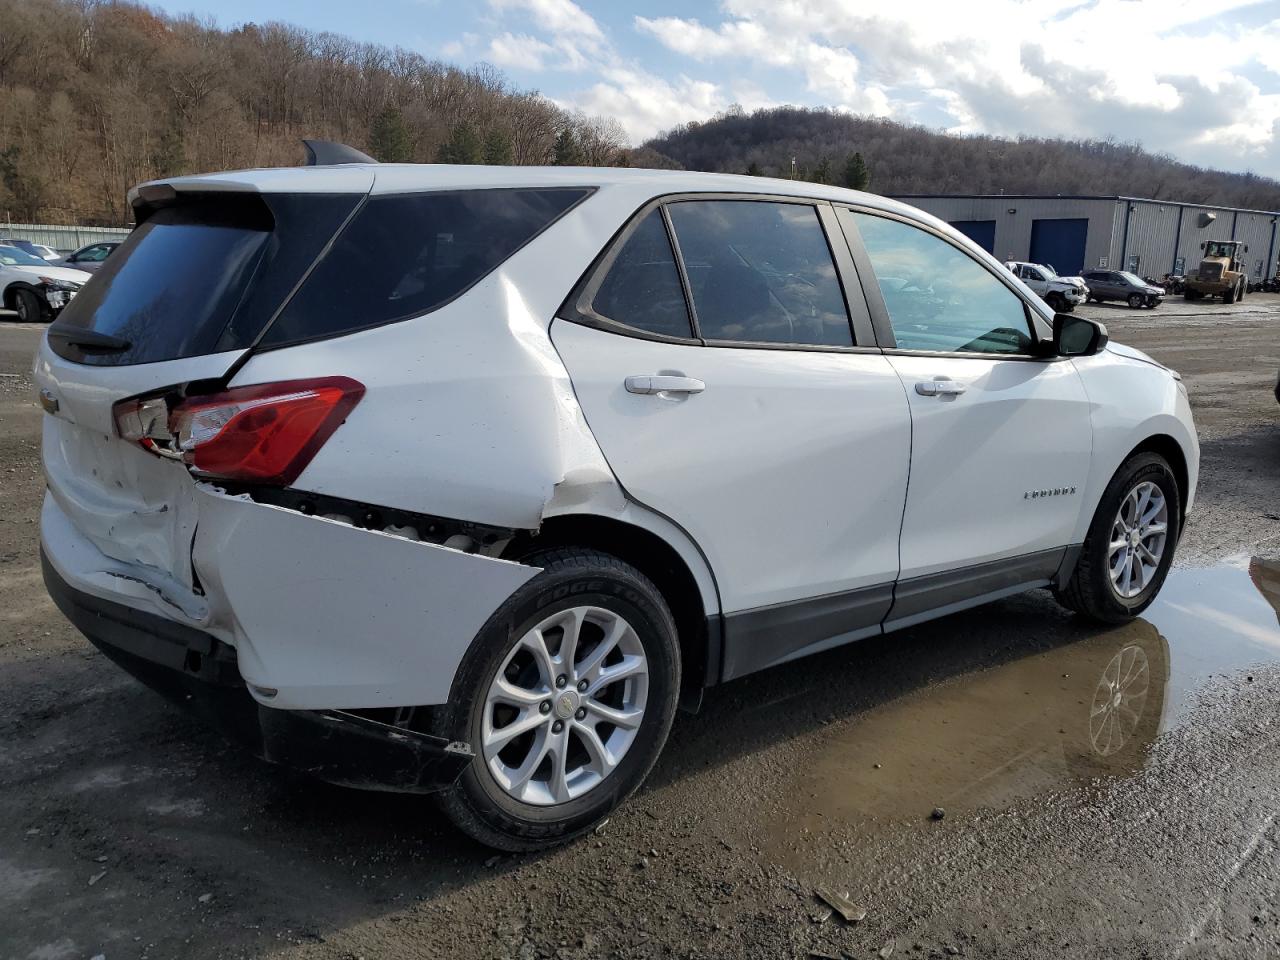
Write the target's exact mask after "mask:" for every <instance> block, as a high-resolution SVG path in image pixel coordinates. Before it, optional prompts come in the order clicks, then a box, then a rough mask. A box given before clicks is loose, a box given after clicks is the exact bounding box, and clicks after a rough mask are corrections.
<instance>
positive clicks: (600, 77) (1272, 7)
mask: <svg viewBox="0 0 1280 960" xmlns="http://www.w3.org/2000/svg"><path fill="white" fill-rule="evenodd" d="M151 5H152V6H155V7H157V8H158V9H161V10H165V11H167V12H170V13H192V14H196V15H198V16H200V17H202V18H212V19H214V20H215V21H216V22H217V23H218V24H219V25H220V26H222V27H231V26H235V25H237V24H241V23H246V22H257V23H262V22H266V21H269V20H280V21H285V22H289V23H294V24H297V25H298V26H302V27H305V28H307V29H310V30H316V31H321V30H327V31H332V32H335V33H342V34H346V35H347V36H350V37H353V38H355V39H357V40H364V41H372V42H377V43H384V44H387V45H393V46H394V45H398V46H402V47H405V48H408V49H410V50H414V51H417V52H419V53H421V54H423V55H424V56H427V57H430V58H434V59H441V60H446V61H450V62H454V63H458V64H460V65H463V66H469V65H473V64H476V63H481V62H487V63H490V64H493V65H494V66H496V67H499V68H500V69H501V70H503V71H504V72H505V73H506V74H507V75H508V76H509V77H510V79H511V80H512V82H513V83H514V84H516V85H518V86H520V87H522V88H529V89H536V90H539V91H541V92H542V93H543V94H544V95H546V96H547V97H549V98H551V99H552V100H554V101H556V102H557V103H559V104H560V105H562V106H564V107H566V108H569V109H574V110H582V111H584V112H586V113H588V114H591V115H600V116H611V117H614V118H616V119H617V120H618V121H619V122H620V123H621V124H622V126H623V129H624V130H626V132H627V134H628V136H629V137H630V138H631V140H632V142H633V143H637V144H638V143H640V142H642V141H643V140H645V139H647V138H648V137H651V136H653V135H654V134H656V133H658V132H660V131H662V130H666V129H669V128H671V127H673V126H675V125H677V124H680V123H684V122H687V121H690V120H704V119H707V118H709V117H711V116H713V115H714V114H716V113H717V112H718V111H721V110H724V109H725V108H727V107H729V106H730V105H732V104H735V103H736V104H739V105H741V106H742V107H743V108H745V109H747V110H752V109H755V108H758V107H765V106H775V105H780V104H795V105H800V106H825V107H832V108H834V109H837V110H844V111H849V112H851V113H855V114H870V115H874V116H884V117H890V118H892V119H895V120H900V121H903V122H907V123H918V124H923V125H925V126H928V127H931V128H934V129H939V130H947V131H952V132H956V133H989V134H995V135H999V136H1017V135H1019V134H1025V135H1030V136H1060V137H1069V138H1082V137H1096V138H1105V137H1114V138H1116V139H1117V140H1122V141H1132V140H1137V141H1139V142H1141V143H1142V144H1143V145H1144V146H1145V147H1146V148H1147V149H1149V150H1152V151H1155V152H1159V153H1169V154H1172V155H1173V156H1175V157H1176V158H1178V159H1180V160H1184V161H1186V162H1189V163H1196V164H1200V165H1202V166H1212V167H1217V168H1220V169H1225V170H1235V171H1245V170H1250V171H1253V172H1254V173H1259V174H1263V175H1267V176H1272V177H1280V0H1262V2H1258V0H1252V2H1249V0H1211V2H1205V0H1085V2H1081V0H897V2H894V0H875V2H864V0H653V2H646V3H633V4H622V3H617V2H610V0H361V2H359V3H352V2H351V0H307V2H305V3H302V2H298V0H158V2H155V0H153V2H152V4H151Z"/></svg>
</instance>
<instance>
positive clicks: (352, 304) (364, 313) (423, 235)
mask: <svg viewBox="0 0 1280 960" xmlns="http://www.w3.org/2000/svg"><path fill="white" fill-rule="evenodd" d="M589 192H590V191H589V190H588V189H586V188H581V187H574V188H560V189H545V190H538V189H529V190H524V189H518V190H463V191H450V192H434V193H421V194H394V195H387V196H377V197H372V198H370V199H369V200H368V202H367V203H365V205H364V206H363V207H362V208H361V210H360V211H359V212H358V213H357V214H356V215H355V217H354V218H353V219H352V221H351V223H349V224H348V225H347V226H346V228H345V229H344V230H343V231H342V233H341V234H340V235H339V237H338V239H337V241H336V242H335V243H334V245H333V247H332V248H331V249H330V250H329V252H328V253H326V254H325V256H324V259H323V260H321V261H320V263H319V265H317V267H316V269H315V270H314V271H313V272H312V274H311V276H310V277H308V278H307V281H306V283H304V284H303V286H302V289H300V290H299V291H298V293H297V295H295V296H294V297H293V299H292V300H291V301H290V302H289V305H288V306H287V307H286V308H285V310H284V312H283V313H282V314H281V315H280V316H279V317H278V318H277V319H276V321H275V322H274V323H273V324H272V325H271V328H270V329H269V330H268V331H267V333H266V335H265V336H264V337H263V339H262V344H263V345H264V346H281V345H284V344H289V343H298V342H301V341H304V340H314V339H318V338H321V337H331V336H337V335H339V334H345V333H352V332H354V331H356V330H363V329H366V328H368V327H376V326H379V325H381V324H384V323H391V322H393V321H396V320H406V319H408V318H410V317H416V316H420V315H422V314H424V313H428V312H430V311H431V310H435V309H437V308H439V307H441V306H444V305H445V304H446V303H448V302H449V301H451V300H453V299H454V298H455V297H457V296H459V295H461V294H462V293H464V292H465V291H466V290H468V289H469V288H470V287H472V286H474V285H475V284H476V283H478V282H479V281H480V280H482V279H483V278H484V277H485V276H487V275H488V274H489V273H490V272H491V271H493V270H494V269H495V268H496V267H498V266H499V265H500V264H501V263H502V262H503V261H504V260H506V259H507V258H508V257H510V256H511V255H512V254H513V253H515V252H516V251H517V250H519V249H520V248H521V247H523V246H524V245H525V244H526V243H528V242H529V241H530V240H532V239H533V238H534V237H535V236H537V235H538V234H539V233H541V232H542V231H543V230H545V229H546V228H547V227H549V226H550V225H551V224H552V223H554V222H555V221H556V220H558V219H559V218H560V217H561V216H563V215H564V214H565V213H566V212H567V211H568V210H570V209H571V208H572V207H573V206H574V205H575V204H577V203H578V202H579V201H581V200H582V199H583V198H584V197H586V196H587V194H588V193H589Z"/></svg>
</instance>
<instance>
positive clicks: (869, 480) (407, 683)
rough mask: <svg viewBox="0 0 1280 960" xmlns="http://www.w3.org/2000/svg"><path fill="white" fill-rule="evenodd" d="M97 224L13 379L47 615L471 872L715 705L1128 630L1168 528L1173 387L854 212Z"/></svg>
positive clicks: (806, 197) (559, 206)
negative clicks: (904, 653) (85, 263)
mask: <svg viewBox="0 0 1280 960" xmlns="http://www.w3.org/2000/svg"><path fill="white" fill-rule="evenodd" d="M317 152H320V153H322V154H325V153H327V154H328V155H329V156H330V157H332V158H333V159H336V160H345V159H357V160H358V159H360V158H359V156H356V157H354V158H352V157H350V155H349V154H346V153H345V152H344V151H343V150H342V149H341V148H339V147H336V146H333V145H330V146H329V147H319V148H317ZM131 202H132V203H133V208H134V211H135V213H136V216H137V223H138V227H137V228H136V229H135V230H134V232H133V233H132V235H131V236H130V237H129V238H128V240H127V241H126V242H125V243H124V244H123V245H122V246H121V247H120V249H119V250H118V251H117V252H116V253H115V254H114V255H113V256H112V257H111V258H110V260H108V261H107V262H106V264H105V265H104V267H103V269H102V271H101V272H99V273H98V274H97V277H96V279H95V280H94V282H93V283H91V284H89V285H87V286H86V288H85V290H84V291H83V292H82V293H81V294H80V295H79V296H78V297H77V298H76V299H75V300H74V301H73V302H72V303H71V305H70V306H69V307H68V308H67V309H66V311H65V312H64V313H63V315H62V316H61V317H60V318H59V320H58V321H57V322H56V323H55V324H53V325H52V326H51V327H50V329H49V331H48V334H47V336H46V338H45V340H44V342H43V343H42V345H41V348H40V350H39V354H38V356H37V358H36V367H35V375H36V379H37V386H38V389H39V394H40V399H41V402H42V404H43V405H44V408H45V410H46V411H47V416H46V417H45V423H44V468H45V473H46V476H47V478H48V486H49V489H48V494H47V496H46V499H45V503H44V509H43V515H42V519H41V523H42V536H41V547H42V553H43V561H44V572H45V578H46V582H47V584H48V588H49V591H50V594H51V595H52V596H53V598H54V599H55V601H56V602H57V604H58V605H59V607H60V608H61V609H62V610H63V611H64V613H65V614H66V615H67V616H68V617H69V618H70V619H71V620H72V622H74V623H75V624H76V625H77V626H78V627H79V628H80V629H81V630H82V631H83V632H84V633H85V634H86V635H87V636H88V637H89V639H90V640H92V641H93V642H94V643H95V644H96V645H97V646H98V647H99V648H100V649H101V650H102V651H103V652H104V653H106V654H107V655H108V656H109V657H111V658H112V659H113V660H115V661H117V662H118V663H119V664H120V665H121V666H123V667H125V668H126V669H128V670H129V671H131V672H132V673H134V674H135V675H137V676H138V677H139V678H141V679H143V680H144V681H145V682H147V683H148V684H150V685H152V686H154V687H155V688H157V689H158V690H160V691H162V692H164V693H166V694H168V695H170V696H171V697H173V698H174V699H175V700H178V701H180V702H182V703H185V704H186V705H188V706H190V707H192V708H194V709H197V710H200V711H202V712H203V713H204V714H205V715H207V716H209V717H211V718H215V719H218V720H220V721H222V722H223V723H224V724H225V725H226V726H227V727H228V728H229V729H230V730H232V731H234V732H236V733H238V734H239V735H241V736H243V737H244V738H245V739H246V740H247V741H248V742H249V743H250V744H252V746H253V747H254V749H256V750H257V751H258V752H259V753H260V754H261V755H262V756H264V757H266V758H267V759H268V760H271V761H275V762H278V763H283V764H288V765H290V766H293V767H296V768H299V769H302V770H305V771H307V772H309V773H311V774H313V775H315V776H317V777H320V778H323V779H325V780H328V781H331V782H336V783H341V784H349V785H353V786H362V787H376V788H381V789H396V790H405V791H420V792H428V791H438V792H439V794H440V798H441V801H442V805H443V807H444V809H445V810H446V811H447V812H448V814H449V815H450V817H452V819H453V820H454V821H455V822H456V823H457V824H458V825H459V826H460V827H461V828H462V829H464V830H466V831H467V832H468V833H470V834H471V835H473V836H475V837H477V838H479V839H480V840H482V841H484V842H486V843H489V844H492V845H494V846H497V847H501V848H506V849H513V850H515V849H532V848H536V847H539V846H545V845H548V844H551V843H555V842H558V841H562V840H564V839H567V838H570V837H573V836H575V835H577V834H580V833H582V832H583V831H585V830H587V829H589V828H590V827H591V826H592V825H593V824H594V823H597V822H598V821H599V820H600V819H601V818H602V817H604V816H606V815H607V814H608V813H609V811H610V810H611V809H612V808H613V807H615V806H616V805H617V804H618V803H619V802H620V801H622V800H623V799H624V798H625V797H626V796H627V795H628V794H629V793H631V791H633V790H634V789H636V787H637V786H638V785H639V784H640V782H641V781H642V780H643V779H644V777H645V775H646V773H647V772H648V771H649V769H650V767H651V766H652V765H653V763H654V761H655V759H656V758H657V756H658V753H659V751H660V750H661V748H662V745H663V742H664V740H665V739H666V737H667V732H668V729H669V727H670V725H671V722H672V718H673V715H674V713H675V710H676V708H677V705H678V704H684V705H686V706H688V707H691V708H692V707H695V706H696V705H697V703H698V701H699V698H700V696H701V693H702V691H703V689H704V688H706V687H710V686H712V685H715V684H717V683H722V682H725V681H729V680H733V679H734V678H736V677H741V676H743V675H744V674H747V673H750V672H752V671H755V670H759V669H762V668H764V667H768V666H770V665H773V664H777V663H781V662H783V661H787V660H793V659H795V658H797V657H801V656H804V655H806V654H809V653H813V652H816V651H819V650H824V649H827V648H830V647H833V646H836V645H838V644H842V643H845V642H848V641H851V640H856V639H858V638H860V637H866V636H869V635H873V634H880V633H883V632H886V631H890V630H894V629H899V628H902V627H906V626H909V625H912V624H916V623H920V622H921V621H925V620H928V619H931V618H934V617H938V616H940V615H942V614H945V613H947V612H950V611H954V610H959V609H962V608H965V607H969V606H972V605H975V604H978V603H982V602H984V601H987V600H990V599H993V598H996V597H1001V596H1004V595H1007V594H1010V593H1013V592H1016V591H1020V590H1025V589H1029V588H1034V587H1046V586H1047V587H1051V588H1053V589H1054V590H1055V591H1056V592H1057V595H1058V596H1059V598H1060V599H1061V600H1062V601H1063V602H1064V603H1066V604H1067V605H1068V606H1069V607H1071V608H1072V609H1074V610H1077V611H1080V612H1082V613H1084V614H1087V615H1090V616H1093V617H1098V618H1102V619H1104V620H1123V619H1126V618H1129V617H1133V616H1135V615H1136V614H1137V613H1138V612H1139V611H1141V610H1142V609H1143V608H1144V607H1145V606H1146V605H1147V604H1148V603H1150V602H1151V600H1152V598H1153V597H1154V595H1155V593H1156V591H1157V590H1158V589H1159V588H1160V585H1161V583H1162V581H1163V579H1164V576H1165V572H1166V571H1167V570H1168V568H1169V564H1170V562H1171V561H1172V557H1173V552H1174V548H1175V545H1176V543H1177V540H1178V533H1179V530H1180V527H1181V524H1182V521H1183V516H1184V514H1185V512H1186V511H1187V509H1188V508H1189V507H1190V505H1191V501H1192V496H1193V493H1194V490H1195V484H1196V472H1197V461H1198V447H1197V443H1196V436H1195V431H1194V428H1193V426H1192V423H1191V416H1190V412H1189V409H1188V404H1187V398H1186V394H1185V391H1184V390H1183V388H1182V384H1181V382H1180V380H1179V378H1178V376H1177V375H1176V374H1175V373H1173V372H1172V371H1170V370H1168V369H1166V368H1164V367H1162V366H1160V365H1159V364H1157V363H1155V362H1154V361H1152V360H1150V359H1149V358H1147V357H1145V356H1144V355H1142V354H1140V353H1138V352H1137V351H1134V350H1130V349H1127V348H1123V347H1119V346H1117V345H1115V344H1111V345H1108V344H1107V338H1106V332H1105V330H1104V329H1103V328H1102V327H1101V326H1100V325H1098V324H1096V323H1094V322H1092V321H1089V320H1084V319H1078V318H1073V317H1066V316H1058V317H1054V316H1053V315H1051V314H1050V313H1048V311H1047V308H1046V307H1045V305H1044V304H1043V303H1042V301H1041V300H1040V299H1039V298H1038V297H1036V296H1035V295H1034V294H1032V293H1031V291H1029V290H1028V289H1027V288H1026V287H1025V286H1023V285H1022V284H1021V283H1020V282H1019V281H1018V280H1016V279H1015V278H1014V277H1013V276H1012V275H1011V274H1010V273H1009V272H1008V271H1007V270H1005V269H1004V268H1003V267H1002V265H1001V264H1000V263H999V262H998V261H996V260H994V259H993V258H991V257H990V256H988V255H987V254H985V253H983V252H982V251H981V250H979V249H978V248H977V247H976V246H975V245H973V244H972V243H970V242H969V241H968V240H966V239H965V238H964V237H962V236H961V235H960V234H958V233H957V232H955V231H954V230H952V229H951V228H949V227H947V226H946V225H945V224H943V223H941V222H940V221H938V220H935V219H934V218H932V217H929V216H928V215H926V214H923V213H921V212H920V211H918V210H915V209H913V208H911V207H907V206H904V205H903V204H900V203H895V202H893V201H890V200H886V199H884V198H882V197H873V196H868V195H863V194H858V193H853V192H849V191H845V190H840V189H835V188H829V187H823V186H818V185H815V184H810V183H802V182H793V181H773V180H765V179H759V178H754V177H751V178H746V177H726V176H716V175H710V174H696V173H672V172H653V171H643V170H611V169H572V168H553V169H541V168H514V167H511V168H494V167H461V166H456V167H455V166H391V165H387V166H379V165H376V164H373V163H336V164H320V165H315V166H311V167H307V168H295V169H274V170H250V171H241V172H236V173H226V174H215V175H209V176H199V177H186V178H179V179H172V180H167V181H164V182H155V183H150V184H146V185H143V186H142V187H139V188H137V189H136V190H135V191H133V193H132V194H131Z"/></svg>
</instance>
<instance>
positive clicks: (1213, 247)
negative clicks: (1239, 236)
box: [1204, 241, 1235, 257]
mask: <svg viewBox="0 0 1280 960" xmlns="http://www.w3.org/2000/svg"><path fill="white" fill-rule="evenodd" d="M1234 253H1235V244H1231V243H1222V242H1218V243H1214V242H1213V241H1210V242H1209V243H1208V244H1206V245H1205V248H1204V255H1205V256H1206V257H1230V256H1232V255H1233V254H1234Z"/></svg>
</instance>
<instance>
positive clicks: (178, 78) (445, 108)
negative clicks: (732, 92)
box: [0, 0, 627, 224]
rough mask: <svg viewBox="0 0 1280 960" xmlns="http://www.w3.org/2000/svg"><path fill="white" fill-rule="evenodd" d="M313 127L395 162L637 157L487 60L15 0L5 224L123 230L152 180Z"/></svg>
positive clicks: (2, 191)
mask: <svg viewBox="0 0 1280 960" xmlns="http://www.w3.org/2000/svg"><path fill="white" fill-rule="evenodd" d="M209 6H210V7H211V8H216V4H210V5H209ZM353 9H354V8H353ZM425 9H426V8H425V7H424V10H425ZM298 13H299V16H302V15H304V13H305V8H304V7H299V10H298ZM303 137H317V138H320V139H332V140H339V141H342V142H345V143H350V144H351V145H353V146H355V147H358V148H360V149H362V150H365V151H367V152H369V153H372V154H373V155H374V156H375V157H377V158H378V159H379V160H401V161H421V162H436V161H444V162H455V163H521V164H536V163H556V162H559V163H590V164H611V163H617V162H620V161H622V160H624V159H625V157H626V156H627V151H625V150H624V149H623V148H624V146H625V137H624V135H623V131H622V129H621V127H620V126H619V125H618V124H617V123H616V122H614V121H612V120H609V119H607V118H604V119H601V118H591V117H585V116H582V115H581V114H573V113H569V112H566V111H565V110H563V109H561V108H560V107H558V106H557V105H556V104H554V103H552V102H551V101H550V100H548V99H546V98H545V97H542V96H539V95H538V94H537V93H536V92H532V91H527V90H521V89H519V88H516V87H514V86H512V85H511V84H510V82H509V81H508V80H507V79H506V78H505V77H504V76H503V75H502V73H500V72H499V71H497V70H495V69H493V68H491V67H488V66H485V65H481V66H478V67H476V68H474V69H468V70H463V69H460V68H458V67H456V66H453V65H450V64H447V63H441V62H439V61H434V60H428V59H426V58H424V57H423V56H421V55H420V54H417V53H413V52H411V51H408V50H402V49H392V48H388V47H385V46H379V45H376V44H368V43H358V42H356V41H354V40H351V39H350V38H348V37H342V36H337V35H335V34H330V33H314V32H311V31H307V30H303V29H300V28H298V27H294V26H290V25H288V24H282V23H263V24H253V23H250V24H245V25H241V26H237V27H235V28H234V29H229V30H222V29H218V28H217V27H215V26H213V25H211V24H209V23H206V22H203V21H200V20H197V19H195V18H192V17H168V16H164V15H161V14H158V13H156V12H154V11H152V10H149V9H147V8H146V7H143V6H139V5H135V4H131V3H128V2H116V0H111V2H107V0H0V223H2V222H4V219H5V218H6V217H7V218H9V219H12V220H13V221H16V222H31V221H37V222H53V223H84V224H93V223H106V224H122V223H124V222H125V221H126V220H127V219H128V211H127V210H126V209H125V194H126V192H127V191H128V189H129V187H131V186H133V185H134V184H136V183H139V182H141V181H143V180H149V179H153V178H155V177H163V176H172V175H176V174H182V173H194V172H200V171H209V170H228V169H235V168H240V167H256V166H280V165H293V164H298V163H301V162H302V157H303V151H302V145H301V143H300V142H299V141H300V140H301V138H303Z"/></svg>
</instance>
